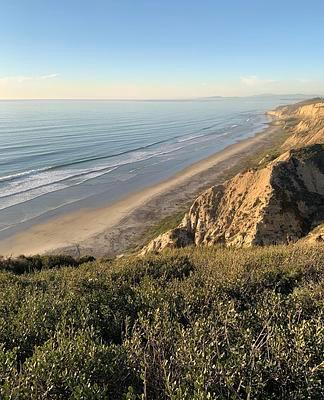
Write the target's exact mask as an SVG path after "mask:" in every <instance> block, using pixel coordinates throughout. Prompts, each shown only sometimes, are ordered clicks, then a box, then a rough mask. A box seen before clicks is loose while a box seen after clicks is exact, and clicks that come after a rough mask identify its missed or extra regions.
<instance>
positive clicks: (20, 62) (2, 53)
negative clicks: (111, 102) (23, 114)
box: [0, 0, 324, 98]
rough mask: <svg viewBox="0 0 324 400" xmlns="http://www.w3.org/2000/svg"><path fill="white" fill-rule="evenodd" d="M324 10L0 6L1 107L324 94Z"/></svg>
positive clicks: (260, 4)
mask: <svg viewBox="0 0 324 400" xmlns="http://www.w3.org/2000/svg"><path fill="white" fill-rule="evenodd" d="M323 39H324V2H323V1H320V0H310V1H308V2H306V1H299V0H297V1H296V0H295V1H292V0H281V1H278V0H272V1H266V0H259V1H257V0H236V1H234V0H228V1H226V0H224V1H217V0H214V1H211V0H201V1H198V0H196V1H192V0H186V1H184V0H178V1H177V0H174V1H170V0H163V1H162V0H160V1H156V0H150V1H149V0H132V1H131V0H105V1H103V0H92V1H90V0H89V1H85V0H78V1H76V0H42V1H41V0H0V57H1V62H0V98H17V97H18V98H19V97H25V98H33V97H46V98H50V97H53V98H55V97H59V98H60V97H68V98H82V97H84V98H88V97H93V98H96V97H98V98H121V97H127V98H128V97H130V98H133V97H139V98H143V97H155V98H158V97H192V96H194V97H195V96H203V95H245V94H257V93H263V92H269V91H271V92H274V93H293V92H305V93H316V92H318V93H319V92H320V93H324V83H323V80H324V77H323V71H324V68H323V67H324V51H323Z"/></svg>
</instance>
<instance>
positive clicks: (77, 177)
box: [0, 97, 295, 239]
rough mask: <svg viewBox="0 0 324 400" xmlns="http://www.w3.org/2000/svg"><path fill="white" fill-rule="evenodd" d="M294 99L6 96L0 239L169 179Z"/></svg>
mask: <svg viewBox="0 0 324 400" xmlns="http://www.w3.org/2000/svg"><path fill="white" fill-rule="evenodd" d="M294 100H295V99H294V98H291V97H285V98H278V97H264V98H246V99H242V98H240V99H213V100H205V101H202V100H200V101H160V102H159V101H147V102H131V101H120V102H112V101H1V102H0V239H1V238H3V237H5V236H7V235H8V234H10V232H12V230H13V228H17V227H19V226H23V225H24V224H25V225H26V223H32V222H37V221H39V220H40V219H41V218H44V217H48V216H52V215H58V214H60V213H62V212H66V211H68V210H70V209H71V208H77V207H95V206H98V205H101V204H103V203H105V202H111V201H115V200H117V199H118V198H120V197H121V196H124V195H125V194H127V193H129V192H132V191H134V190H138V189H140V188H143V187H145V186H148V185H151V184H154V183H157V182H159V181H162V180H164V179H166V178H168V177H170V176H172V175H174V174H175V173H176V172H179V171H180V170H181V169H183V168H184V167H186V166H189V165H190V164H192V163H194V162H196V161H198V160H201V159H203V158H205V157H207V156H209V155H211V154H213V153H215V152H216V151H219V150H221V149H223V148H224V147H226V146H228V145H229V144H232V143H234V142H237V141H239V140H242V139H243V138H246V137H249V136H253V135H254V134H255V133H256V132H258V131H260V130H261V129H262V128H263V127H264V124H265V123H266V122H267V118H266V116H265V115H264V112H265V111H266V110H268V109H271V108H273V107H275V106H277V105H279V104H286V103H291V102H293V101H294Z"/></svg>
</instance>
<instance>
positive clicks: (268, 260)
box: [0, 245, 324, 400]
mask: <svg viewBox="0 0 324 400" xmlns="http://www.w3.org/2000/svg"><path fill="white" fill-rule="evenodd" d="M26 260H28V261H26ZM39 260H41V261H39ZM86 261H87V262H86V263H82V265H80V264H81V260H79V261H75V263H73V262H71V260H70V259H69V258H66V257H65V256H62V258H55V257H51V258H48V259H46V258H43V257H42V258H38V257H32V258H31V259H30V258H28V257H25V258H22V257H21V260H20V262H21V263H22V264H23V265H25V264H24V263H29V264H28V265H29V266H30V265H31V263H32V264H33V267H32V268H30V269H29V270H30V271H34V272H33V273H24V274H21V272H26V271H27V270H28V269H27V268H25V267H21V269H19V268H20V267H15V268H11V267H10V268H9V267H8V268H7V267H5V268H4V267H2V272H0V387H1V389H0V391H1V395H0V398H1V396H2V398H4V399H10V398H12V399H18V398H19V399H31V398H32V399H103V398H109V399H116V400H117V399H127V400H136V399H153V400H154V399H162V400H163V399H172V400H189V399H190V400H191V399H196V400H198V399H199V400H202V399H204V400H205V399H262V400H267V399H288V400H289V399H322V398H323V395H324V393H323V379H324V361H323V354H324V329H323V326H324V324H323V314H324V312H323V310H324V307H323V306H324V300H323V299H324V297H323V293H324V280H323V275H324V246H321V245H318V246H316V247H301V246H300V247H298V246H278V247H269V248H254V249H241V250H238V249H224V248H219V247H218V248H217V247H211V248H207V249H199V248H192V249H191V248H187V249H179V250H174V251H169V252H166V253H164V254H163V255H159V256H147V257H144V258H139V257H133V258H131V257H123V258H121V259H118V260H114V261H94V260H91V259H90V260H86ZM37 263H39V264H37ZM8 265H9V264H8ZM10 265H13V264H10ZM18 265H20V264H19V263H18ZM40 265H41V266H40ZM57 267H59V268H57ZM9 271H14V272H15V273H12V272H9ZM35 271H36V272H35ZM37 271H38V272H37Z"/></svg>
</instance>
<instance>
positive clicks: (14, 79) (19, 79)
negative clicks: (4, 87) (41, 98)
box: [0, 74, 59, 84]
mask: <svg viewBox="0 0 324 400" xmlns="http://www.w3.org/2000/svg"><path fill="white" fill-rule="evenodd" d="M58 76H59V74H48V75H38V76H28V75H14V76H3V77H0V83H4V84H10V83H24V82H30V81H39V80H46V79H54V78H57V77H58Z"/></svg>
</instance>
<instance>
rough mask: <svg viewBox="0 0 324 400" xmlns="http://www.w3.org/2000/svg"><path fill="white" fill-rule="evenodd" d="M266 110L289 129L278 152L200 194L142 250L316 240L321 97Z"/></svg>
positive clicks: (322, 211) (321, 191)
mask: <svg viewBox="0 0 324 400" xmlns="http://www.w3.org/2000/svg"><path fill="white" fill-rule="evenodd" d="M271 114H272V115H273V116H275V117H276V118H277V119H278V120H279V123H280V124H282V125H283V126H284V128H285V130H286V131H288V132H289V134H290V136H289V137H288V139H287V140H286V141H285V143H284V144H283V145H282V151H283V153H282V154H281V155H280V156H279V157H277V158H276V159H275V160H273V161H271V162H269V163H268V164H267V165H266V166H265V167H263V168H254V169H250V170H248V171H245V172H243V173H240V174H238V175H236V176H235V177H234V178H232V179H230V180H229V181H227V182H225V183H224V184H222V185H218V186H214V187H211V188H210V189H208V190H207V191H206V192H204V193H203V194H201V195H200V196H199V197H198V198H197V199H196V200H195V202H194V203H193V204H192V206H191V207H190V210H189V211H188V212H187V213H186V215H185V216H184V218H183V220H182V222H181V223H180V225H179V226H178V227H177V228H176V229H172V230H170V231H168V232H166V233H164V234H162V235H160V236H158V237H157V238H155V239H153V240H152V241H151V242H150V243H149V244H148V245H147V246H146V247H145V248H144V249H143V250H142V254H145V253H147V252H159V251H161V250H163V249H164V248H176V247H184V246H188V245H196V246H199V245H213V244H216V243H221V244H224V245H226V246H237V247H244V246H252V245H269V244H282V243H291V242H296V241H297V240H299V239H301V238H303V237H305V239H304V240H309V241H314V240H316V241H321V240H322V238H323V236H322V233H323V232H322V230H321V229H319V228H318V227H319V226H320V224H321V223H323V222H324V102H323V101H320V100H316V101H313V102H312V103H310V104H309V103H306V104H305V103H303V104H301V105H295V106H290V107H282V108H278V109H277V110H275V111H273V112H271ZM310 232H311V233H310ZM308 234H309V236H307V235H308Z"/></svg>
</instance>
